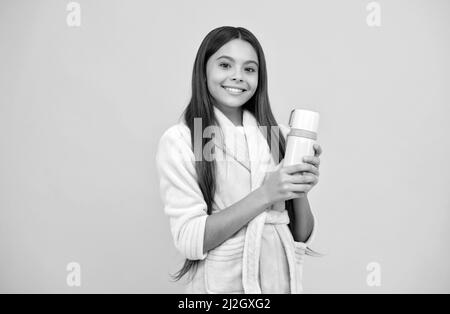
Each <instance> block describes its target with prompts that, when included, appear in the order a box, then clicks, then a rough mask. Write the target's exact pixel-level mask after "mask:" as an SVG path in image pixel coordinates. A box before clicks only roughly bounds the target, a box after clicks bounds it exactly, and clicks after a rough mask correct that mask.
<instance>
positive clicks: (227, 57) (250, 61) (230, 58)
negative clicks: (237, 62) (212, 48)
mask: <svg viewBox="0 0 450 314" xmlns="http://www.w3.org/2000/svg"><path fill="white" fill-rule="evenodd" d="M221 58H225V59H229V60H231V61H233V62H234V59H233V58H232V57H230V56H220V57H218V58H217V59H216V60H219V59H221ZM246 63H254V64H256V66H259V65H258V62H256V61H255V60H247V61H245V62H244V64H246Z"/></svg>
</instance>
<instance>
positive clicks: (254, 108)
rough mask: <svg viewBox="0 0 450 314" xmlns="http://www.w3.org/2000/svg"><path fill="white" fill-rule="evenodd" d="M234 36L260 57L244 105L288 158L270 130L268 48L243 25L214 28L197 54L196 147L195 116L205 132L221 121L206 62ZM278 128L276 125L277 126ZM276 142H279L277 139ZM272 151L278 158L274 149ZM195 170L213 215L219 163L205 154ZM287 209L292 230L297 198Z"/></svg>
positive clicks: (192, 107)
mask: <svg viewBox="0 0 450 314" xmlns="http://www.w3.org/2000/svg"><path fill="white" fill-rule="evenodd" d="M233 39H241V40H244V41H247V42H248V43H249V44H251V45H252V46H253V48H254V49H255V51H256V54H257V56H258V60H259V69H258V72H259V75H258V87H257V89H256V91H255V94H254V95H253V97H252V98H250V99H249V100H248V101H247V102H246V103H245V104H244V105H243V106H242V108H243V109H247V110H248V111H250V112H251V113H252V114H253V115H254V116H255V118H256V120H257V123H258V125H259V126H267V129H268V130H269V132H267V136H266V140H267V144H268V146H269V147H270V148H271V147H272V146H271V138H272V135H274V136H275V138H274V140H275V141H278V143H279V147H278V150H279V151H278V153H277V154H276V156H277V157H278V162H280V161H281V160H282V159H283V158H284V153H285V140H284V138H283V136H280V134H279V132H277V133H278V134H275V133H273V134H272V131H270V130H271V129H272V128H271V126H278V124H277V122H276V120H275V118H274V116H273V114H272V110H271V108H270V103H269V96H268V93H267V68H266V60H265V57H264V52H263V50H262V48H261V45H260V43H259V41H258V40H257V39H256V37H255V36H254V35H253V34H252V33H251V32H250V31H249V30H247V29H245V28H242V27H231V26H223V27H219V28H216V29H214V30H212V31H211V32H209V33H208V35H206V37H205V39H203V42H202V43H201V45H200V48H199V49H198V52H197V56H196V58H195V63H194V69H193V73H192V97H191V100H190V101H189V104H188V106H187V107H186V109H185V110H184V112H183V116H184V122H185V123H186V125H187V126H188V127H189V129H190V131H191V143H192V147H194V140H195V139H194V133H195V132H194V119H195V118H201V119H202V120H201V121H202V133H201V134H203V131H204V129H205V128H206V127H208V126H211V125H218V122H217V120H216V117H215V115H214V108H213V105H214V99H213V97H212V96H211V95H210V93H209V91H208V86H207V83H206V63H207V61H208V59H209V58H210V57H211V55H213V54H214V53H215V52H216V51H217V50H219V49H220V48H221V47H222V46H223V45H225V44H226V43H228V42H229V41H231V40H233ZM275 129H276V128H275ZM209 141H210V139H209V138H203V137H202V149H201V151H202V152H203V148H204V147H205V145H206V144H207V143H208V142H209ZM275 143H276V142H275ZM271 153H272V155H273V156H274V158H277V157H276V156H275V155H274V152H273V150H272V149H271ZM195 170H196V173H197V178H198V184H199V186H200V190H201V191H202V194H203V198H204V199H205V202H206V204H207V213H208V215H211V213H212V205H213V199H214V194H215V191H216V184H215V183H216V180H215V170H216V163H215V160H214V159H213V160H212V161H207V160H205V158H202V160H199V161H197V160H196V161H195ZM286 209H287V210H288V214H289V218H290V223H289V229H290V230H291V232H292V226H293V225H294V218H295V217H294V215H293V201H292V200H289V201H286ZM198 262H199V261H198V260H189V259H187V260H186V261H185V262H184V265H183V267H182V268H181V269H180V270H179V271H178V272H177V273H176V274H175V275H172V277H173V278H174V280H179V279H181V278H182V277H183V276H184V275H185V274H186V273H188V272H189V270H190V269H191V268H193V269H194V271H193V272H192V277H193V276H194V274H195V272H196V271H197V266H198Z"/></svg>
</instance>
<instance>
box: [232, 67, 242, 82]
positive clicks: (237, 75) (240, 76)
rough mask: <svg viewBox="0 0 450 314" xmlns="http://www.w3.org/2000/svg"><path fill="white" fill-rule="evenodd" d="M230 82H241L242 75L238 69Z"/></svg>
mask: <svg viewBox="0 0 450 314" xmlns="http://www.w3.org/2000/svg"><path fill="white" fill-rule="evenodd" d="M231 80H232V81H237V82H243V80H242V73H241V71H240V69H237V70H236V71H235V72H234V73H233V76H232V77H231Z"/></svg>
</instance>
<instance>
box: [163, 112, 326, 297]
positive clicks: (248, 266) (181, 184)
mask: <svg viewBox="0 0 450 314" xmlns="http://www.w3.org/2000/svg"><path fill="white" fill-rule="evenodd" d="M214 111H215V114H216V117H217V119H218V121H219V124H220V126H221V128H222V130H223V134H224V142H221V141H220V140H219V141H215V143H216V145H217V146H216V162H217V168H216V171H217V172H216V193H215V196H214V203H213V213H215V212H217V211H220V210H223V209H225V208H227V207H229V206H231V205H233V204H234V203H236V202H238V201H239V200H241V199H242V198H244V197H245V196H247V195H248V194H249V193H250V192H252V191H253V190H255V189H257V188H258V187H260V186H261V184H262V183H263V182H264V178H265V176H266V173H267V172H270V171H273V170H274V168H275V167H276V164H277V163H278V161H277V162H275V161H274V160H273V157H272V154H271V153H270V150H269V146H268V144H267V141H266V139H265V138H264V135H263V133H262V132H260V130H259V129H258V127H257V121H256V119H255V118H254V116H253V115H252V113H251V112H249V111H248V110H244V112H243V127H237V126H235V125H234V124H233V123H232V122H231V121H230V120H229V119H228V118H227V117H226V116H225V115H224V114H223V113H222V112H221V111H220V110H219V109H217V108H216V107H214ZM279 127H280V129H281V132H282V134H283V136H284V137H286V135H287V133H288V132H289V128H288V127H286V126H284V125H279ZM268 132H270V129H269V128H268ZM223 151H225V152H226V153H223V154H222V155H221V154H220V152H223ZM194 160H195V159H194V152H193V149H192V145H191V138H190V130H189V128H188V127H187V126H186V125H185V124H184V123H183V122H180V123H178V124H176V125H174V126H172V127H171V128H169V129H168V130H167V131H166V132H165V133H164V134H163V135H162V137H161V139H160V141H159V144H158V150H157V155H156V163H157V170H158V174H159V177H160V191H161V198H162V200H163V203H164V212H165V213H166V215H168V216H169V219H170V228H171V233H172V236H173V240H174V243H175V246H176V248H177V249H178V251H179V252H180V253H181V254H182V255H183V257H185V258H187V259H191V260H199V264H198V269H197V272H196V273H195V276H194V277H193V280H192V281H190V282H189V283H188V285H187V288H186V293H240V294H243V293H254V294H258V293H293V294H295V293H302V291H303V288H302V270H303V259H304V256H305V254H306V252H307V251H309V248H307V246H308V245H309V243H310V242H311V241H312V240H313V238H314V234H315V230H317V223H316V219H315V215H314V213H313V216H314V228H313V232H312V234H311V236H310V237H309V239H308V240H307V241H306V242H304V243H303V242H297V241H294V239H293V237H292V234H291V232H290V230H289V228H288V226H287V224H288V223H289V216H288V213H287V210H285V206H284V202H279V203H277V204H274V205H273V206H271V207H269V208H267V209H266V210H265V211H264V212H263V213H261V214H259V215H258V216H256V217H255V218H254V219H253V220H252V221H250V222H249V223H248V224H247V225H246V226H244V227H243V228H241V229H240V230H239V231H238V232H236V233H235V234H234V235H233V236H232V237H231V238H229V239H228V240H226V241H224V242H223V243H222V244H221V245H219V246H218V247H216V248H214V249H212V250H210V251H208V252H206V253H203V240H204V233H205V223H206V218H207V216H208V215H207V213H206V208H207V206H206V202H205V201H204V199H203V195H202V193H201V190H200V188H199V185H198V183H197V175H196V172H195V166H194Z"/></svg>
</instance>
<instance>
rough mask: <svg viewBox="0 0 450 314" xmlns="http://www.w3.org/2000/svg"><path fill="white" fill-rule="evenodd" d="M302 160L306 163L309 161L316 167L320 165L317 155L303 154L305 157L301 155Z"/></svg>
mask: <svg viewBox="0 0 450 314" xmlns="http://www.w3.org/2000/svg"><path fill="white" fill-rule="evenodd" d="M303 161H304V162H306V163H310V164H312V165H313V166H315V167H317V168H319V166H320V158H319V157H315V156H305V157H303Z"/></svg>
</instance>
